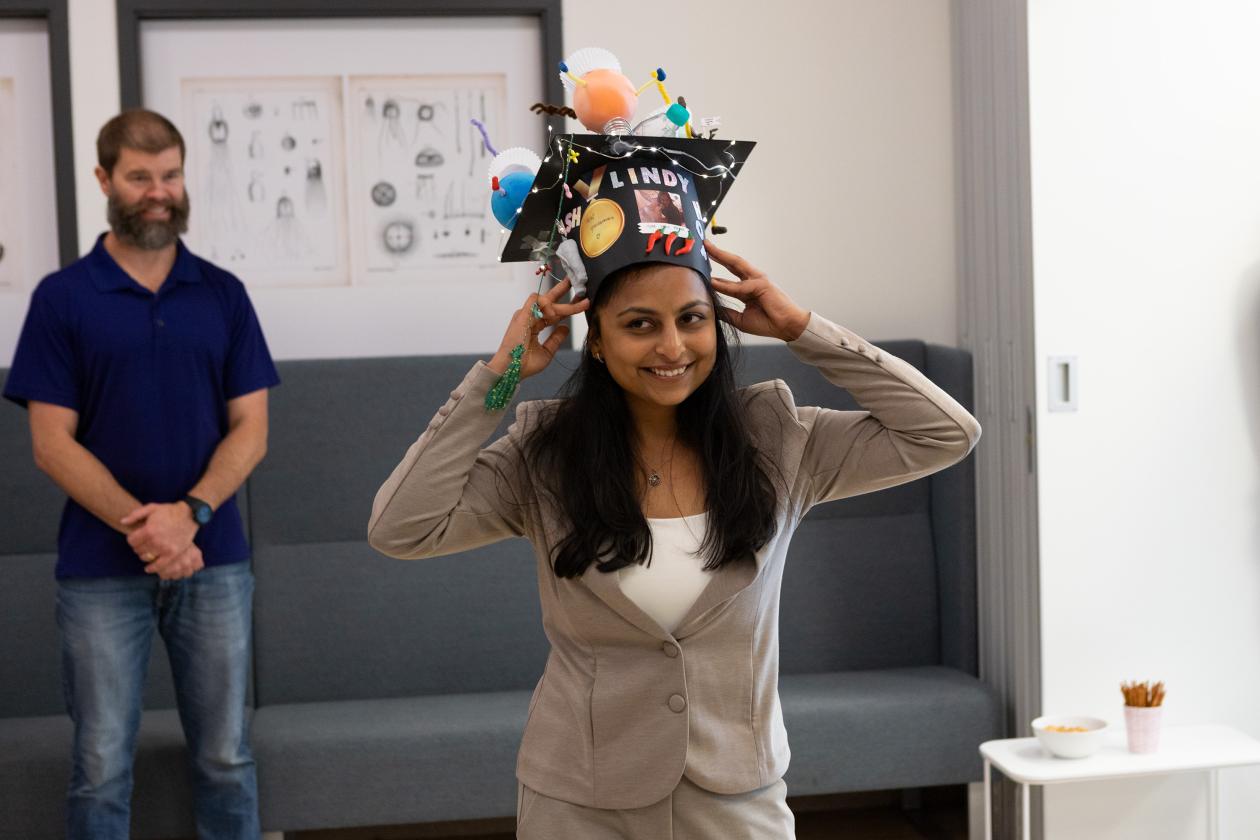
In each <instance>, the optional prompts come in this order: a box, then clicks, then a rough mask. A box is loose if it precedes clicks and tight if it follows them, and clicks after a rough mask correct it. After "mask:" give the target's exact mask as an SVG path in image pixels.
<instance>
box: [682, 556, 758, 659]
mask: <svg viewBox="0 0 1260 840" xmlns="http://www.w3.org/2000/svg"><path fill="white" fill-rule="evenodd" d="M760 561H761V558H760V557H758V558H757V562H755V563H747V562H745V563H739V564H737V565H735V566H727V567H726V568H724V569H722V570H721V571H719V572H717V573H716V574H715V575H714V576H713V579H712V580H710V581H709V585H708V586H706V587H705V588H704V591H703V592H701V593H700V597H699V598H697V599H696V602H695V603H694V604H692V605H691V609H690V610H688V611H687V614H686V615H685V616H683V620H682V621H681V622H680V623H679V625H678V628H677V629H676V630H675V631H674V636H675V637H676V638H679V639H682V638H685V637H687V636H690V635H692V634H693V633H695V632H696V631H697V630H699V629H700V628H701V627H703V626H704V625H706V624H708V623H709V621H711V620H712V619H713V618H714V617H715V616H716V615H717V614H718V612H719V609H718V608H719V607H721V606H722V605H723V604H725V603H726V602H727V601H729V600H731V599H732V598H734V597H735V596H736V595H738V594H739V593H741V592H743V591H744V590H745V589H747V588H748V587H749V586H750V585H751V584H752V582H753V581H754V580H756V579H757V572H758V571H759V570H760V568H761V562H760Z"/></svg>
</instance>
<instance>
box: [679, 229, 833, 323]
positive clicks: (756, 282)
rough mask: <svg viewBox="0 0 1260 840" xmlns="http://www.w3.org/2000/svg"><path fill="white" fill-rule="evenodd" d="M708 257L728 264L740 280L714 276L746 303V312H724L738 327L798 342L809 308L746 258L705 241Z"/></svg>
mask: <svg viewBox="0 0 1260 840" xmlns="http://www.w3.org/2000/svg"><path fill="white" fill-rule="evenodd" d="M704 248H705V250H706V251H708V253H709V256H710V257H711V258H713V259H714V260H716V261H717V262H718V263H719V264H721V265H723V266H725V267H726V268H727V269H729V270H730V272H731V273H732V274H734V275H735V276H736V277H738V278H739V281H738V282H736V281H734V280H723V279H722V278H720V277H714V278H712V279H713V288H714V290H716V291H718V292H721V293H722V294H724V295H728V296H729V297H733V298H735V299H736V300H738V301H740V302H741V303H743V304H744V311H743V312H736V311H735V310H734V309H723V310H722V311H723V315H724V317H725V318H726V320H727V321H729V322H730V323H731V324H732V325H733V326H734V327H735V328H736V329H737V330H739V331H741V332H746V333H748V334H749V335H764V336H768V337H770V338H779V339H782V340H783V341H795V340H796V339H798V338H800V337H801V333H803V332H805V327H806V325H808V324H809V310H808V309H802V308H801V307H799V306H797V305H796V304H795V303H793V302H792V299H791V298H790V297H788V296H787V293H786V292H784V291H783V290H782V289H780V288H779V287H778V286H776V285H774V284H773V283H771V282H770V278H769V277H767V276H766V275H764V274H762V273H761V271H759V270H758V269H756V268H754V267H753V266H752V265H750V264H749V263H748V261H747V260H745V259H744V258H743V257H741V256H738V255H736V254H732V253H731V252H730V251H727V250H726V249H724V248H719V247H717V246H716V245H714V244H713V240H712V239H706V240H704Z"/></svg>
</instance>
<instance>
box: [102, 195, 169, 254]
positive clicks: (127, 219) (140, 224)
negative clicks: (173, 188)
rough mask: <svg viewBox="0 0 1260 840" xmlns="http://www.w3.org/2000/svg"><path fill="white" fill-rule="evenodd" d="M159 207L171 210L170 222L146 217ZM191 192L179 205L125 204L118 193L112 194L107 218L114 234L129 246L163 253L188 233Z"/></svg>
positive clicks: (161, 203)
mask: <svg viewBox="0 0 1260 840" xmlns="http://www.w3.org/2000/svg"><path fill="white" fill-rule="evenodd" d="M155 207H165V208H167V209H168V210H169V211H170V217H169V218H167V219H146V218H144V214H145V212H146V211H148V210H152V209H153V208H155ZM188 210H189V207H188V193H184V196H183V198H181V199H180V200H179V201H177V202H170V201H148V200H142V201H140V202H139V203H137V204H131V205H125V204H123V203H122V202H121V201H119V199H118V196H117V194H116V193H110V195H109V200H108V210H107V218H108V219H109V226H110V228H111V229H112V230H113V231H114V235H115V236H117V237H118V238H119V239H121V240H122V241H123V242H126V243H127V244H128V245H131V246H133V247H136V248H139V249H141V250H143V251H160V250H162V249H163V248H166V247H169V246H170V245H174V244H175V240H177V239H179V235H180V234H181V233H184V232H185V231H187V230H188Z"/></svg>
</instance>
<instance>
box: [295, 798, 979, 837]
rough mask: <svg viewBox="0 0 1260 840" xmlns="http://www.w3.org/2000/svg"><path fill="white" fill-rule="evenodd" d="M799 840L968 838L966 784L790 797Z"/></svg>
mask: <svg viewBox="0 0 1260 840" xmlns="http://www.w3.org/2000/svg"><path fill="white" fill-rule="evenodd" d="M788 804H789V805H791V807H792V811H793V813H795V814H796V838H797V840H846V838H852V840H967V803H966V789H965V788H952V787H950V788H931V789H927V790H924V791H920V792H914V793H909V794H902V793H899V792H897V791H888V792H878V793H863V794H845V795H841V796H817V797H796V798H789V799H788ZM512 827H513V826H512V821H511V820H510V819H507V820H479V821H475V822H465V823H442V824H429V825H420V826H392V827H382V828H363V829H352V830H337V831H298V832H290V833H288V834H287V835H285V840H456V838H458V840H514V834H513V831H512Z"/></svg>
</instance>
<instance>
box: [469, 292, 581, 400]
mask: <svg viewBox="0 0 1260 840" xmlns="http://www.w3.org/2000/svg"><path fill="white" fill-rule="evenodd" d="M571 285H572V284H571V283H570V282H569V278H567V277H566V278H565V279H564V280H562V281H560V282H559V283H557V284H556V285H555V286H553V287H552V288H551V289H549V290H548V291H546V292H543V293H542V294H541V295H538V294H532V295H530V296H529V297H528V298H526V300H525V305H524V306H522V307H521V308H520V309H518V310H516V312H515V313H514V314H513V315H512V322H511V323H510V324H508V328H507V332H505V333H504V334H503V342H502V343H501V344H500V345H499V350H498V352H496V353H495V354H494V358H492V359H491V360H490V361H489V362H488V363H487V365H486V366H487V367H489V368H490V369H491V370H492V371H494V372H495V373H497V374H500V375H501V374H503V373H504V372H505V371H506V370H507V368H508V365H509V364H511V362H512V348H514V347H515V346H516V345H518V344H525V355H524V356H523V357H522V358H521V379H525V378H526V377H529V376H533V375H534V374H536V373H538V372H540V371H542V370H543V369H544V368H545V367H547V365H549V364H551V360H552V359H553V358H554V357H555V355H556V351H557V350H559V349H560V345H561V344H563V343H564V340H565V339H566V338H567V337H568V335H569V325H568V324H564V323H561V322H562V321H565V320H568V318H569V317H570V316H572V315H576V314H578V313H579V312H585V311H586V310H588V309H590V308H591V301H590V298H582V299H581V300H580V301H578V302H577V303H564V302H563V301H562V300H561V299H562V298H563V297H564V295H565V294H567V293H568V291H569V288H570V287H571ZM535 303H536V304H538V308H539V309H540V310H542V314H543V317H542V318H535V317H534V316H533V308H534V304H535ZM547 327H555V329H553V330H552V331H551V335H549V336H547V340H546V341H542V342H540V341H539V340H538V334H539V333H541V332H542V331H543V330H544V329H546V328H547ZM526 332H528V333H529V340H528V341H525V334H526Z"/></svg>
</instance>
